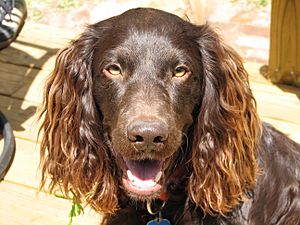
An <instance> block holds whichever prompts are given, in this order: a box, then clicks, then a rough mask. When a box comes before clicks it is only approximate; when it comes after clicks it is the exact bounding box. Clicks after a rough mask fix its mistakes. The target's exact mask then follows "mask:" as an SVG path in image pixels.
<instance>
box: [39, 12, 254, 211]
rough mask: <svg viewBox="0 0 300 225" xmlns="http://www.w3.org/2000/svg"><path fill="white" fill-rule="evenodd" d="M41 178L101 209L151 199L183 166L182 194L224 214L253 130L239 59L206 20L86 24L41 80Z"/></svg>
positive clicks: (239, 190) (146, 15) (239, 182)
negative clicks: (197, 23)
mask: <svg viewBox="0 0 300 225" xmlns="http://www.w3.org/2000/svg"><path fill="white" fill-rule="evenodd" d="M42 114H43V115H44V116H45V119H44V123H43V125H42V129H43V131H44V136H43V140H42V160H43V161H42V172H43V182H45V179H46V176H45V175H46V174H49V175H50V178H51V179H52V183H51V185H50V188H51V189H52V190H53V189H54V188H55V187H56V186H57V185H58V186H60V187H62V188H63V190H64V191H65V192H68V191H70V189H72V190H73V192H75V193H76V195H77V196H78V197H80V196H85V197H86V196H88V198H87V199H88V201H89V202H90V203H91V204H92V206H94V207H95V208H96V209H98V210H99V211H102V212H112V211H113V210H115V209H116V208H117V205H118V196H119V195H120V194H123V193H124V192H125V193H126V194H127V195H128V196H130V197H132V198H133V199H136V200H145V199H152V198H157V197H158V196H159V194H160V193H161V192H162V191H163V190H166V189H167V187H166V186H167V184H168V183H169V179H171V178H170V177H172V176H174V174H173V173H174V171H175V170H176V168H178V167H187V170H186V171H189V172H187V173H185V174H180V176H185V177H187V178H188V179H189V181H188V187H187V188H186V191H187V192H188V194H189V196H190V198H191V199H192V200H193V201H194V202H195V203H196V204H197V205H199V206H201V207H202V208H203V209H204V210H205V211H207V212H211V211H216V212H221V213H224V212H226V211H228V210H230V209H231V207H233V206H234V205H236V204H237V203H238V202H239V201H240V200H241V199H242V197H243V196H244V192H245V190H247V189H248V188H250V187H251V186H252V185H253V184H254V182H255V176H256V159H255V149H256V144H257V139H258V135H259V122H258V119H257V115H256V111H255V107H254V102H253V98H252V93H251V91H250V89H249V86H248V77H247V74H246V72H245V70H244V68H243V65H242V62H241V60H240V58H239V57H238V56H237V54H236V53H234V51H233V50H232V49H230V48H229V47H227V46H226V45H224V44H223V43H222V41H220V39H219V37H218V36H217V34H216V33H215V32H214V31H212V29H211V28H210V27H209V26H208V25H203V26H195V25H192V24H190V23H189V22H186V21H184V20H182V19H180V18H178V17H176V16H174V15H172V14H169V13H166V12H162V11H159V10H154V9H134V10H130V11H127V12H125V13H124V14H122V15H120V16H117V17H113V18H110V19H108V20H105V21H102V22H99V23H97V24H94V25H91V26H89V27H88V28H87V29H86V31H85V32H84V33H83V34H82V35H81V36H80V37H79V39H77V40H75V41H73V42H72V43H71V45H70V46H69V47H67V48H65V49H63V50H62V51H61V52H60V53H59V55H58V57H57V62H56V67H55V69H54V72H53V74H52V76H51V77H50V78H49V80H48V82H47V84H46V92H45V101H44V106H43V112H42Z"/></svg>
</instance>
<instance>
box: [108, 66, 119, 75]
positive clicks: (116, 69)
mask: <svg viewBox="0 0 300 225" xmlns="http://www.w3.org/2000/svg"><path fill="white" fill-rule="evenodd" d="M106 70H107V71H108V72H109V73H110V74H111V75H114V76H117V75H120V74H121V68H120V67H119V66H117V65H111V66H109V67H108V68H107V69H106Z"/></svg>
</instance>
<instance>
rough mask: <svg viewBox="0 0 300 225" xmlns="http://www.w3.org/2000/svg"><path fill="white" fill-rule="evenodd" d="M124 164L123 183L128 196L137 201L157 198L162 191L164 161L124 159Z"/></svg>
mask: <svg viewBox="0 0 300 225" xmlns="http://www.w3.org/2000/svg"><path fill="white" fill-rule="evenodd" d="M124 162H125V165H126V171H124V173H123V178H122V183H123V186H124V188H125V190H126V192H127V193H128V195H130V196H131V197H132V198H134V199H137V200H147V199H153V198H157V197H158V196H159V193H160V192H161V190H162V185H161V183H160V181H161V178H162V176H163V161H158V160H148V159H146V160H127V159H124Z"/></svg>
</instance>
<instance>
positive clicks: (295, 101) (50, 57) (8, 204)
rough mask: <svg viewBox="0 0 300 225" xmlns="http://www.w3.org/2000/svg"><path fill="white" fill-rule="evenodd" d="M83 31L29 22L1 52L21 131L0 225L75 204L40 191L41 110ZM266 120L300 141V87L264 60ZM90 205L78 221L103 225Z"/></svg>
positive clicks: (1, 90) (11, 112)
mask: <svg viewBox="0 0 300 225" xmlns="http://www.w3.org/2000/svg"><path fill="white" fill-rule="evenodd" d="M76 35H77V34H76V33H74V32H72V31H68V30H62V29H56V28H52V27H51V28H50V27H47V26H43V25H37V24H31V23H27V24H26V25H25V27H24V29H23V31H22V33H21V35H20V36H19V38H18V40H17V41H16V42H14V43H13V44H12V45H11V47H9V48H7V49H4V50H2V51H0V110H1V111H2V112H3V113H4V114H5V115H6V116H7V118H8V120H9V121H10V122H11V124H12V126H13V128H14V133H15V136H16V156H15V159H14V162H13V164H12V167H11V169H10V170H9V172H8V174H7V176H6V177H5V179H4V181H2V182H1V183H0V209H1V210H0V225H15V224H18V225H20V224H21V225H22V224H24V225H25V224H26V225H29V224H31V225H33V224H34V225H41V224H55V225H67V224H68V213H69V210H70V207H71V204H70V203H69V202H68V201H66V200H64V199H60V198H56V197H53V196H50V195H48V194H46V193H39V194H38V195H37V187H38V175H37V174H38V172H37V168H38V162H39V143H38V142H37V141H36V139H37V125H36V116H35V112H36V110H37V108H38V106H39V104H40V102H41V98H42V93H43V91H42V88H43V81H44V79H45V77H46V76H47V75H48V74H49V73H50V71H51V70H52V68H53V65H54V60H55V54H56V52H57V51H58V49H60V48H61V47H62V46H64V45H66V43H67V41H69V40H70V39H72V38H74V37H75V36H76ZM245 65H246V68H247V69H248V72H249V74H250V77H251V86H252V89H253V91H254V94H255V97H256V99H257V103H258V110H259V113H260V115H261V117H262V119H263V120H265V121H267V122H270V123H272V124H274V125H275V126H276V127H277V128H278V129H280V130H281V131H283V132H285V133H287V134H288V135H289V136H290V137H291V138H293V139H294V140H296V141H297V142H300V90H299V89H296V88H291V87H286V86H275V85H272V84H271V83H270V82H269V81H267V80H265V79H264V78H263V77H262V76H261V75H259V72H258V70H259V67H260V66H261V65H259V64H255V63H250V62H248V63H246V64H245ZM99 220H100V216H99V215H97V214H95V212H93V211H92V210H90V209H88V208H87V209H86V210H85V214H84V215H83V216H80V217H78V218H76V219H75V221H74V222H73V224H81V225H82V224H86V225H93V224H98V222H99Z"/></svg>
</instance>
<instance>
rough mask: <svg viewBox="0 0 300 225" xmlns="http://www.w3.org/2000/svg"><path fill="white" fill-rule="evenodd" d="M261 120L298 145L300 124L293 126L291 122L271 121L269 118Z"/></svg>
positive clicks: (299, 141)
mask: <svg viewBox="0 0 300 225" xmlns="http://www.w3.org/2000/svg"><path fill="white" fill-rule="evenodd" d="M261 119H262V120H263V121H264V122H267V123H270V124H272V125H273V126H274V127H276V128H277V129H278V130H280V131H281V132H283V133H284V134H286V135H287V136H289V137H290V138H291V139H293V140H294V141H296V142H298V143H299V144H300V124H295V123H292V122H286V121H282V120H277V119H273V118H270V117H264V116H262V117H261Z"/></svg>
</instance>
